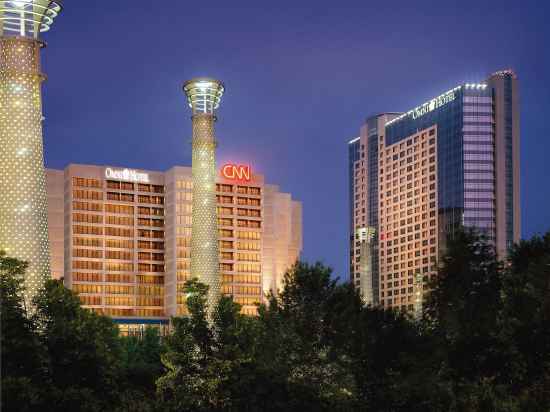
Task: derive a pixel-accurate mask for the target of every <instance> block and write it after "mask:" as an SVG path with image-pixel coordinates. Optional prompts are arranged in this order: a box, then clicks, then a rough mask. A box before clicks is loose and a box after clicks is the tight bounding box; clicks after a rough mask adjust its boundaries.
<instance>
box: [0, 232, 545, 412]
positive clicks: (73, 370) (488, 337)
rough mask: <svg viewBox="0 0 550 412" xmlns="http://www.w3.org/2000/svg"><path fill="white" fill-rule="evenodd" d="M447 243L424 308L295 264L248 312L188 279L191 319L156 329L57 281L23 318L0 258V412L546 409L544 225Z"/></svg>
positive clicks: (11, 266) (8, 265)
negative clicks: (500, 244)
mask: <svg viewBox="0 0 550 412" xmlns="http://www.w3.org/2000/svg"><path fill="white" fill-rule="evenodd" d="M446 246H447V249H446V255H445V256H443V257H442V259H441V262H440V270H439V274H438V277H437V280H435V281H434V282H433V283H432V284H431V285H430V293H429V295H428V298H427V300H426V301H425V303H424V314H423V318H422V319H417V320H415V319H412V317H410V316H408V315H406V314H402V313H400V312H394V311H391V310H384V309H382V308H374V307H365V306H364V305H363V303H362V301H361V298H360V296H359V295H358V293H357V291H356V290H355V288H354V287H353V286H352V285H351V284H342V283H339V282H338V281H337V280H334V279H333V278H332V273H331V271H330V269H328V268H326V267H325V266H323V265H321V264H315V265H308V264H305V263H297V264H296V265H295V266H294V267H293V268H292V269H291V270H289V272H288V273H287V274H286V276H285V279H284V287H283V290H282V291H280V293H279V294H278V296H269V297H268V299H267V303H266V305H262V306H260V307H259V308H258V312H259V314H258V316H254V317H251V316H245V315H243V314H241V313H240V306H239V305H238V304H236V303H235V302H233V300H232V298H231V297H223V298H221V299H220V301H219V302H218V304H217V305H216V307H215V308H213V309H211V308H208V307H207V303H206V302H207V300H206V296H207V291H208V288H207V287H206V286H205V285H204V284H201V283H200V282H198V281H197V280H193V281H189V282H187V284H186V290H185V292H186V298H187V307H188V311H189V314H188V315H187V316H184V317H178V318H173V319H172V331H171V333H170V334H169V335H168V336H165V337H160V336H159V335H158V331H157V330H156V329H152V328H150V329H147V330H146V331H145V333H144V335H143V336H141V337H135V336H130V337H121V336H118V334H117V328H116V326H115V325H114V324H113V323H112V321H111V320H110V319H108V318H105V317H102V316H98V315H95V314H93V313H91V312H88V311H86V310H83V309H82V308H81V307H80V303H79V300H78V298H77V297H76V296H75V295H74V294H73V293H72V292H70V291H69V290H67V289H65V288H64V287H63V285H62V284H61V283H60V282H57V281H48V282H47V283H46V284H45V286H44V289H43V291H42V292H41V294H40V295H39V296H38V297H37V299H36V301H35V309H34V310H33V313H32V314H29V313H28V312H27V311H26V310H25V307H24V302H23V300H22V299H21V292H22V276H23V275H24V270H25V267H26V265H25V264H24V263H23V262H19V261H16V260H14V259H9V258H7V257H6V256H5V255H3V254H2V255H0V274H1V286H2V288H1V293H2V295H1V297H2V396H3V397H2V402H3V404H2V408H3V410H8V411H9V410H23V411H35V410H36V411H38V410H40V411H48V410H74V411H100V410H115V411H135V412H156V411H161V410H162V411H199V412H200V411H309V410H315V411H352V410H354V411H355V410H357V411H367V412H377V411H380V412H382V411H384V412H386V411H392V412H394V411H403V412H404V411H407V412H416V411H418V412H420V411H422V412H424V411H434V412H435V411H438V412H439V411H441V412H443V411H451V412H463V411H464V412H466V411H468V412H482V411H483V412H485V411H495V412H497V411H498V412H519V411H534V412H548V411H550V233H549V234H547V235H546V236H543V237H534V238H533V239H531V240H528V241H523V242H521V243H520V244H518V245H516V246H515V248H514V250H513V251H512V254H511V258H510V260H509V261H508V262H505V263H504V264H503V263H501V262H499V261H498V260H497V258H496V256H495V255H494V252H493V249H492V247H491V246H490V245H488V244H487V242H486V241H485V240H484V239H483V238H481V237H479V236H478V235H477V234H476V233H474V232H468V231H461V232H457V233H455V234H453V237H451V238H450V239H449V240H448V242H447V245H446ZM209 314H211V315H209Z"/></svg>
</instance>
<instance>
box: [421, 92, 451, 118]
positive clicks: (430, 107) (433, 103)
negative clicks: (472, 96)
mask: <svg viewBox="0 0 550 412" xmlns="http://www.w3.org/2000/svg"><path fill="white" fill-rule="evenodd" d="M454 99H455V92H454V90H451V91H450V92H447V93H445V94H442V95H441V96H439V97H436V98H435V99H432V100H430V101H429V102H427V103H424V104H423V105H422V106H419V107H417V108H416V109H414V110H413V111H412V118H413V119H415V120H416V119H418V118H419V117H421V116H424V115H425V114H426V113H430V112H433V111H434V110H435V109H438V108H440V107H441V106H444V105H446V104H447V103H449V102H452V101H453V100H454Z"/></svg>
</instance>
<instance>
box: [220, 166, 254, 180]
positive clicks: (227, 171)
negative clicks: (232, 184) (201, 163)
mask: <svg viewBox="0 0 550 412" xmlns="http://www.w3.org/2000/svg"><path fill="white" fill-rule="evenodd" d="M222 176H223V177H225V178H226V179H230V180H244V181H245V182H249V181H250V165H234V164H231V163H228V164H226V165H224V166H223V167H222Z"/></svg>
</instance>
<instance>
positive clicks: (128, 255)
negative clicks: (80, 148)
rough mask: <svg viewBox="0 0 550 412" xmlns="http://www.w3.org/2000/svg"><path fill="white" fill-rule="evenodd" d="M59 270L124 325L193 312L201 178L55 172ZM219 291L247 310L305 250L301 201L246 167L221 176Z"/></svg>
mask: <svg viewBox="0 0 550 412" xmlns="http://www.w3.org/2000/svg"><path fill="white" fill-rule="evenodd" d="M47 188H48V189H47V192H48V216H49V224H50V225H49V231H50V241H51V244H52V272H53V276H54V277H55V278H61V277H63V278H64V282H65V285H66V286H67V287H69V288H71V289H72V290H74V291H75V292H77V293H78V294H79V297H80V300H81V302H82V303H83V305H84V306H85V307H86V308H88V309H90V310H93V311H95V312H98V313H103V314H106V315H109V316H111V317H113V318H114V320H115V321H116V322H117V323H119V325H120V328H121V331H122V332H123V333H133V332H138V331H140V330H142V329H143V327H144V325H147V324H160V325H166V324H168V321H169V317H170V316H178V315H184V314H185V313H186V306H185V293H184V283H185V281H186V280H188V279H191V278H192V277H193V276H194V275H193V273H192V267H193V266H192V257H191V256H192V250H193V243H192V238H193V235H192V234H193V230H194V228H195V226H194V219H195V214H194V211H193V207H194V176H193V171H192V168H191V167H180V166H176V167H173V168H171V169H169V170H168V171H165V172H155V171H147V170H133V169H126V168H120V167H115V166H90V165H78V164H71V165H69V166H67V167H66V168H65V169H64V170H52V169H48V170H47ZM214 202H215V212H216V217H215V222H214V223H215V224H216V225H217V229H216V239H215V242H216V244H217V245H216V247H217V249H218V270H219V274H220V289H221V290H220V291H221V293H223V294H226V295H232V296H233V297H234V299H235V301H236V302H238V303H240V304H241V305H242V306H243V309H242V310H243V312H244V313H247V314H255V313H256V304H257V303H260V302H262V301H263V299H264V296H265V294H266V293H268V292H269V291H276V290H277V289H278V288H280V287H281V283H282V279H283V275H284V273H285V272H286V270H287V269H288V268H289V267H291V265H292V264H293V263H294V262H295V261H296V259H298V258H299V255H300V252H301V248H302V211H301V203H300V202H297V201H295V200H293V199H292V197H291V195H290V194H288V193H283V192H281V191H280V190H279V187H278V186H275V185H271V184H267V183H266V182H265V181H264V177H263V176H262V175H259V174H255V173H252V171H251V170H250V166H247V165H231V164H229V165H222V167H220V168H218V170H216V174H215V181H214Z"/></svg>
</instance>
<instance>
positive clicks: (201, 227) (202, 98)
mask: <svg viewBox="0 0 550 412" xmlns="http://www.w3.org/2000/svg"><path fill="white" fill-rule="evenodd" d="M183 90H184V92H185V94H186V95H187V100H188V102H189V106H190V107H191V110H192V113H193V115H192V117H191V118H192V120H193V143H192V145H193V162H192V169H193V226H192V231H191V276H192V277H194V278H198V279H199V280H200V281H201V282H203V283H205V284H206V285H208V286H209V291H208V305H209V307H210V309H212V308H213V307H214V305H215V304H216V303H217V301H218V299H219V298H220V296H221V279H220V271H219V257H218V220H217V219H218V218H217V214H216V182H215V180H216V138H215V137H214V123H215V122H216V115H215V110H216V109H217V108H218V107H219V105H220V100H221V97H222V94H223V92H224V86H223V84H222V83H221V82H220V81H218V80H214V79H209V78H203V77H201V78H196V79H192V80H189V81H187V82H185V84H184V85H183Z"/></svg>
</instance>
